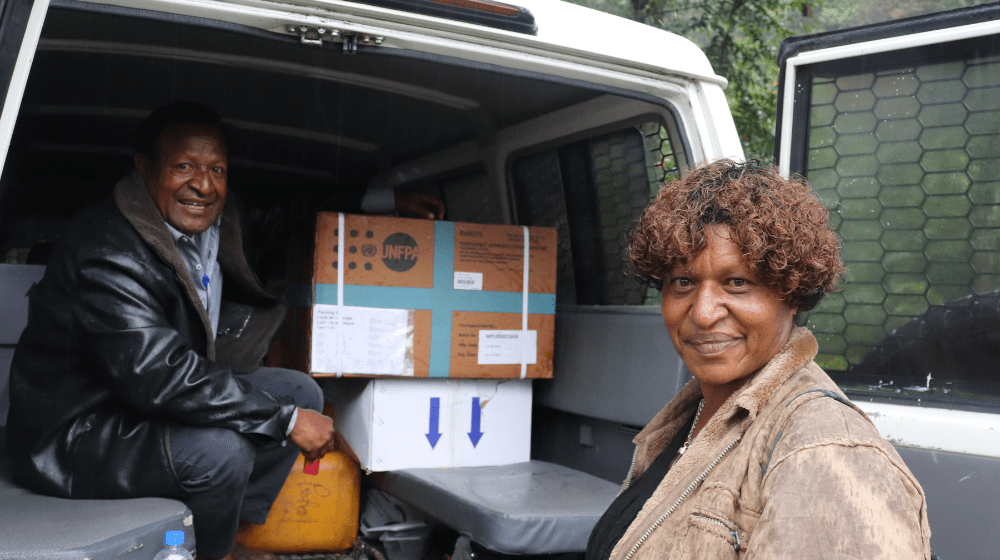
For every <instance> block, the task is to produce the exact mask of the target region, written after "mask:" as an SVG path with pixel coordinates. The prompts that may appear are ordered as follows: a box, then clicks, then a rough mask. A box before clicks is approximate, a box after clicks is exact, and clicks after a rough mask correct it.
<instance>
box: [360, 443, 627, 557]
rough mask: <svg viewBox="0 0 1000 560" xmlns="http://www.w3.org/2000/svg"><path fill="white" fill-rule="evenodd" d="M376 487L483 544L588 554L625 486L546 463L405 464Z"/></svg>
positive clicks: (515, 550)
mask: <svg viewBox="0 0 1000 560" xmlns="http://www.w3.org/2000/svg"><path fill="white" fill-rule="evenodd" d="M371 479H372V484H373V485H375V486H376V487H378V488H380V489H381V490H383V491H384V492H386V493H388V494H390V495H392V496H394V497H396V498H398V499H400V500H402V501H404V502H406V503H408V504H411V505H413V506H415V507H417V508H419V509H421V510H423V511H424V512H425V513H427V514H429V515H431V516H433V517H435V518H436V519H438V520H439V521H441V522H442V523H444V524H445V525H447V526H449V527H451V528H452V529H454V530H456V531H458V532H459V533H462V534H465V535H468V536H469V537H470V538H471V539H472V540H473V541H475V542H476V543H478V544H480V545H483V546H485V547H486V548H488V549H490V550H493V551H496V552H502V553H505V554H549V553H563V552H584V551H585V550H586V548H587V539H588V538H589V536H590V532H591V530H593V528H594V525H596V524H597V520H598V519H600V517H601V515H602V514H603V513H604V511H605V510H606V509H607V508H608V506H609V505H611V502H612V501H613V500H614V499H615V496H617V495H618V490H619V488H620V487H619V485H618V484H615V483H613V482H608V481H606V480H603V479H600V478H597V477H595V476H592V475H589V474H587V473H584V472H580V471H577V470H573V469H570V468H567V467H563V466H561V465H556V464H553V463H546V462H544V461H529V462H526V463H516V464H513V465H506V466H502V467H465V468H454V469H405V470H398V471H389V472H385V473H378V474H377V475H372V477H371Z"/></svg>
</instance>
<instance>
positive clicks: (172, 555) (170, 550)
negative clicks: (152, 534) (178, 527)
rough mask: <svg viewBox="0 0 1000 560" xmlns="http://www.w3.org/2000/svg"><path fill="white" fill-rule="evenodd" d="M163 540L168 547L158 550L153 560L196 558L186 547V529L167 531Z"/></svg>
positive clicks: (187, 559)
mask: <svg viewBox="0 0 1000 560" xmlns="http://www.w3.org/2000/svg"><path fill="white" fill-rule="evenodd" d="M163 542H164V544H166V545H167V547H166V548H164V549H163V550H161V551H159V552H157V553H156V556H154V557H153V560H194V556H191V553H190V552H188V550H187V549H186V548H184V531H167V534H166V535H165V536H164V537H163Z"/></svg>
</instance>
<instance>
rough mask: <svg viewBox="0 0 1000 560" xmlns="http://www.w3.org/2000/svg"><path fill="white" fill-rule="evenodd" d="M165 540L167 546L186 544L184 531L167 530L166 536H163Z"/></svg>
mask: <svg viewBox="0 0 1000 560" xmlns="http://www.w3.org/2000/svg"><path fill="white" fill-rule="evenodd" d="M163 541H164V543H165V544H166V545H167V546H175V545H178V544H184V531H167V534H166V536H164V537H163Z"/></svg>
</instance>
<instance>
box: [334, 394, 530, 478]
mask: <svg viewBox="0 0 1000 560" xmlns="http://www.w3.org/2000/svg"><path fill="white" fill-rule="evenodd" d="M323 385H324V386H325V389H326V395H327V398H328V399H330V400H332V401H333V402H334V403H335V404H336V406H337V412H336V427H337V430H338V431H340V433H341V434H343V436H344V438H345V439H347V442H348V443H350V444H351V447H352V448H354V452H355V453H357V454H358V457H359V458H360V459H361V466H362V468H365V469H368V470H371V471H390V470H395V469H407V468H422V467H487V466H496V465H509V464H512V463H521V462H524V461H527V460H529V458H530V454H531V380H503V379H372V380H360V379H358V380H353V379H351V380H349V379H338V380H329V381H328V382H327V383H324V384H323ZM435 428H436V429H435Z"/></svg>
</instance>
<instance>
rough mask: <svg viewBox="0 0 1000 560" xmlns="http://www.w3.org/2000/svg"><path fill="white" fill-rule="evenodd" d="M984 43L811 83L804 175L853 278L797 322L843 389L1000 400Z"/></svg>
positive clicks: (993, 54) (852, 67) (996, 209)
mask: <svg viewBox="0 0 1000 560" xmlns="http://www.w3.org/2000/svg"><path fill="white" fill-rule="evenodd" d="M980 43H981V44H975V45H971V44H968V43H967V44H964V45H961V47H952V48H947V49H941V50H938V49H935V50H936V51H937V53H936V54H935V56H934V57H933V58H930V57H929V56H928V55H929V52H927V51H923V52H920V53H911V54H913V55H914V56H913V57H910V59H909V61H907V60H906V57H905V56H900V54H899V53H891V55H890V56H886V55H882V57H881V58H874V57H872V58H865V59H857V60H847V61H844V60H841V61H836V62H832V63H824V64H817V65H815V67H814V68H812V70H811V75H807V76H806V79H807V80H811V83H809V84H808V85H807V87H809V88H811V90H810V91H811V94H810V105H811V107H810V109H811V110H810V113H809V125H808V131H807V135H808V138H807V139H806V140H805V141H806V142H807V148H806V150H805V154H804V155H805V158H804V159H805V161H804V164H805V173H806V175H807V177H808V179H809V182H810V183H811V184H812V185H813V187H814V188H815V189H816V190H817V193H818V194H819V196H820V198H821V199H822V200H823V202H824V204H825V205H826V206H827V208H829V210H830V218H831V220H832V223H833V226H834V227H835V228H836V229H837V231H838V232H839V233H840V235H841V237H842V238H843V240H844V250H843V254H844V258H845V260H846V262H847V266H848V272H847V282H846V285H845V287H844V290H843V291H842V292H840V293H836V294H833V295H831V296H829V297H828V298H826V299H825V300H824V301H823V302H822V304H821V305H820V306H819V307H818V308H816V309H815V310H814V311H812V312H811V313H809V314H808V316H807V319H806V321H807V324H808V326H809V327H810V328H811V329H812V330H813V332H815V333H816V335H817V338H818V339H819V341H820V355H819V357H818V359H817V361H818V362H819V363H820V365H822V366H823V367H824V368H826V369H827V370H828V371H831V372H839V374H840V376H841V377H840V379H838V381H840V382H841V384H842V386H844V387H845V388H848V389H853V390H857V391H865V392H876V393H885V394H888V395H891V396H898V397H899V398H903V399H910V400H916V399H921V400H922V402H923V403H931V404H933V403H934V402H936V401H938V402H943V403H955V402H956V401H970V402H971V401H978V402H979V403H980V404H982V401H984V400H985V401H993V402H994V403H996V402H997V401H1000V48H998V47H997V46H995V45H994V44H993V43H992V42H989V41H984V42H980ZM942 51H943V52H942ZM800 83H802V82H800Z"/></svg>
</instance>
